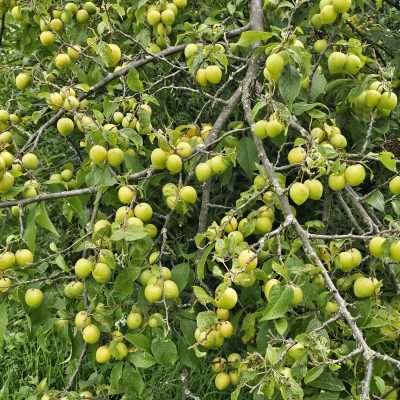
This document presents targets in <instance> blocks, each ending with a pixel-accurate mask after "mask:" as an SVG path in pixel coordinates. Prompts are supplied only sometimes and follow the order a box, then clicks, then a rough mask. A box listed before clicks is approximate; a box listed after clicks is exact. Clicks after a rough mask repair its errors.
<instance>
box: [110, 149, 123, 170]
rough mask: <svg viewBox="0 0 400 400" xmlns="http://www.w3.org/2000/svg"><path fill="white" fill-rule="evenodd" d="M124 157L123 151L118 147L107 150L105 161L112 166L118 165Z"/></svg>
mask: <svg viewBox="0 0 400 400" xmlns="http://www.w3.org/2000/svg"><path fill="white" fill-rule="evenodd" d="M124 157H125V156H124V152H123V151H122V150H121V149H120V148H118V147H115V148H113V149H110V150H108V151H107V162H108V164H109V165H111V166H112V167H114V168H117V167H119V166H120V165H121V164H122V163H123V161H124Z"/></svg>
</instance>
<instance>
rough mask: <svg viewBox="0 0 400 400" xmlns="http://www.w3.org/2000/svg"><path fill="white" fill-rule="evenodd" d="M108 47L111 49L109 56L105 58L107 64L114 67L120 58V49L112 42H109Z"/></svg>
mask: <svg viewBox="0 0 400 400" xmlns="http://www.w3.org/2000/svg"><path fill="white" fill-rule="evenodd" d="M108 48H109V49H110V50H111V57H110V59H109V60H107V66H109V67H115V66H116V65H117V64H118V63H119V62H120V60H121V56H122V54H121V49H120V48H119V46H118V45H116V44H114V43H109V44H108Z"/></svg>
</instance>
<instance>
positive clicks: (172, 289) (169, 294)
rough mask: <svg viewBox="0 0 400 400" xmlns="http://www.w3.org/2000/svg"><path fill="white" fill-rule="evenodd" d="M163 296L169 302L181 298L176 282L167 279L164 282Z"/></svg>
mask: <svg viewBox="0 0 400 400" xmlns="http://www.w3.org/2000/svg"><path fill="white" fill-rule="evenodd" d="M163 294H164V297H165V298H166V299H168V300H176V299H177V298H178V297H179V288H178V285H177V284H176V283H175V282H174V281H172V280H170V279H167V280H166V281H164V287H163Z"/></svg>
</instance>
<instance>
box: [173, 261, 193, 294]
mask: <svg viewBox="0 0 400 400" xmlns="http://www.w3.org/2000/svg"><path fill="white" fill-rule="evenodd" d="M191 272H192V270H191V268H190V264H189V263H182V264H178V265H176V266H175V267H174V268H173V269H172V280H173V281H174V282H175V283H176V284H177V285H178V288H179V291H180V292H182V290H183V289H185V287H186V285H187V284H188V283H189V279H190V274H191Z"/></svg>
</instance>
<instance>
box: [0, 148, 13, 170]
mask: <svg viewBox="0 0 400 400" xmlns="http://www.w3.org/2000/svg"><path fill="white" fill-rule="evenodd" d="M0 157H1V159H2V160H4V163H5V166H6V167H7V168H9V167H11V165H12V163H13V162H14V156H13V155H12V154H11V153H10V152H9V151H7V150H3V151H2V152H1V153H0Z"/></svg>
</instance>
